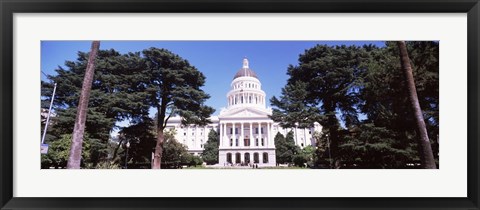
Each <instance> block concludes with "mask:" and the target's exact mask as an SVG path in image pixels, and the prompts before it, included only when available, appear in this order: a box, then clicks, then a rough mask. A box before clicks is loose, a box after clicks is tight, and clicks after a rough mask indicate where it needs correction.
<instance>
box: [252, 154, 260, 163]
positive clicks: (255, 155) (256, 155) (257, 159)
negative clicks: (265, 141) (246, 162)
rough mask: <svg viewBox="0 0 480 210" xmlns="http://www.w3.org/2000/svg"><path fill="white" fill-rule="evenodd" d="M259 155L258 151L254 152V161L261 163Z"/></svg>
mask: <svg viewBox="0 0 480 210" xmlns="http://www.w3.org/2000/svg"><path fill="white" fill-rule="evenodd" d="M259 162H260V161H259V157H258V153H256V152H255V153H253V163H259Z"/></svg>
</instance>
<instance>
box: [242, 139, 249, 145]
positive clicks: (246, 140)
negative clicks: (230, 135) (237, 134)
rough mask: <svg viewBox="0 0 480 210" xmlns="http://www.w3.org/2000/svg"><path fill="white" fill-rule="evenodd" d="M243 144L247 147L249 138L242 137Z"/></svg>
mask: <svg viewBox="0 0 480 210" xmlns="http://www.w3.org/2000/svg"><path fill="white" fill-rule="evenodd" d="M243 144H244V145H245V146H247V147H248V146H250V139H243Z"/></svg>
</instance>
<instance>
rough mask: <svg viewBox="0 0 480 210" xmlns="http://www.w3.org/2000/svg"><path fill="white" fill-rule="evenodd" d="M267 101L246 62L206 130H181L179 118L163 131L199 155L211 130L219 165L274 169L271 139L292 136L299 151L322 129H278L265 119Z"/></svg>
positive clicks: (274, 124)
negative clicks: (214, 133) (172, 131)
mask: <svg viewBox="0 0 480 210" xmlns="http://www.w3.org/2000/svg"><path fill="white" fill-rule="evenodd" d="M266 101H267V97H266V94H265V92H264V91H263V90H262V83H261V82H260V80H259V78H258V77H257V74H256V73H255V72H254V71H253V70H252V69H250V67H249V63H248V60H247V59H246V58H245V59H243V66H242V68H241V69H240V70H238V71H237V72H236V74H235V76H234V77H233V80H232V82H231V84H230V91H229V92H228V93H227V107H226V108H224V109H222V111H221V112H220V115H218V116H212V117H211V118H210V120H211V122H212V123H211V124H209V125H207V126H195V125H192V126H182V125H181V119H180V117H173V118H171V119H170V120H169V122H168V123H167V129H175V130H176V131H177V132H176V133H177V134H176V135H177V136H176V139H177V140H178V141H179V142H180V143H183V144H184V145H186V146H187V147H188V150H189V152H190V153H192V154H195V155H200V154H201V153H202V151H203V144H205V143H206V141H207V140H208V133H209V131H210V130H211V129H213V130H215V131H217V132H218V133H219V134H220V145H219V163H218V164H219V165H221V166H224V165H231V164H249V163H250V164H251V163H255V164H258V165H260V166H275V165H276V162H275V143H274V138H275V135H276V134H277V133H278V132H280V133H281V134H283V135H284V136H286V134H287V133H288V132H290V131H293V133H294V139H295V144H296V145H298V146H300V147H302V148H303V147H305V146H308V145H314V144H315V142H314V139H313V138H312V134H313V132H314V131H318V132H320V131H321V130H322V127H321V126H320V124H318V123H315V125H314V126H313V127H312V128H286V129H285V128H282V127H280V126H279V125H278V123H275V122H273V121H272V120H271V119H270V118H269V117H268V116H269V115H271V114H272V109H271V108H268V107H267V106H266Z"/></svg>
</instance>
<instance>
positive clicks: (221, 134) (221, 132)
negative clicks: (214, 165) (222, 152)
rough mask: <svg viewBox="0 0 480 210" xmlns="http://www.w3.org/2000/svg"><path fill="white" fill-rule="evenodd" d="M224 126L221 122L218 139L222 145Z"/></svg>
mask: <svg viewBox="0 0 480 210" xmlns="http://www.w3.org/2000/svg"><path fill="white" fill-rule="evenodd" d="M222 127H223V124H222V123H220V139H219V140H218V141H219V143H220V147H222V146H223V129H222ZM214 128H215V127H214Z"/></svg>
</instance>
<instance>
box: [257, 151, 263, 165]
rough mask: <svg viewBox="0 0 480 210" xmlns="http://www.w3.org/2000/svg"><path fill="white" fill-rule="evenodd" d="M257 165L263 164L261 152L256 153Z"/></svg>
mask: <svg viewBox="0 0 480 210" xmlns="http://www.w3.org/2000/svg"><path fill="white" fill-rule="evenodd" d="M258 164H263V152H259V153H258Z"/></svg>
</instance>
